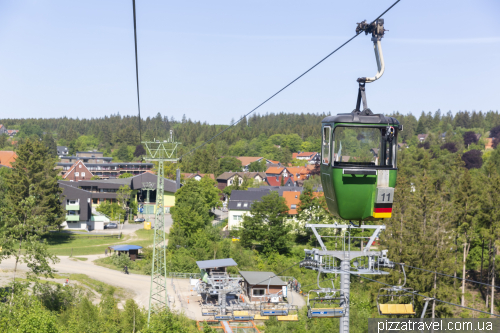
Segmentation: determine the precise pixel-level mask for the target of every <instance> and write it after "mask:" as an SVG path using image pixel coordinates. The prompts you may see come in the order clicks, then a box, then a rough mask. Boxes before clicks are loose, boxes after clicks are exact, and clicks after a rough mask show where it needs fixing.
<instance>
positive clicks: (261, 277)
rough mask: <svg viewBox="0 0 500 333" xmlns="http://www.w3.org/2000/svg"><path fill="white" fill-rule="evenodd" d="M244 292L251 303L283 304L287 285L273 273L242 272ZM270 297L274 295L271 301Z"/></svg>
mask: <svg viewBox="0 0 500 333" xmlns="http://www.w3.org/2000/svg"><path fill="white" fill-rule="evenodd" d="M240 275H241V277H242V278H243V290H244V292H245V294H246V296H247V297H248V301H250V302H282V301H283V297H287V284H286V282H284V281H283V280H281V278H279V277H278V276H276V274H274V273H273V272H251V271H240ZM269 295H273V297H274V299H271V298H270V297H269Z"/></svg>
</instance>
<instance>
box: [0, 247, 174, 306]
mask: <svg viewBox="0 0 500 333" xmlns="http://www.w3.org/2000/svg"><path fill="white" fill-rule="evenodd" d="M79 257H85V258H88V260H87V261H80V260H76V261H75V260H71V259H70V258H69V257H66V256H60V257H59V259H60V262H59V263H57V264H55V265H52V267H53V268H55V269H56V270H57V271H58V273H73V274H85V275H87V276H89V277H90V278H92V279H95V280H99V281H102V282H104V283H107V284H109V285H112V286H115V287H120V288H123V289H124V290H125V291H126V292H128V293H129V294H130V295H131V296H132V298H133V299H134V300H135V301H136V302H137V304H138V305H139V306H141V307H144V308H148V306H149V289H150V283H151V278H150V277H149V276H147V275H139V274H129V275H125V274H124V273H122V272H120V271H115V270H112V269H108V268H104V267H101V266H97V265H95V264H94V263H93V262H92V261H93V260H95V259H98V258H102V257H104V256H103V255H87V256H79ZM14 264H15V260H14V259H7V260H4V261H2V263H0V274H2V275H4V276H5V275H8V276H12V275H13V272H12V270H13V269H14ZM18 269H19V270H20V271H27V270H28V269H27V266H26V264H20V265H19V264H18ZM5 271H8V272H5ZM167 290H168V291H169V292H170V290H169V288H168V287H167Z"/></svg>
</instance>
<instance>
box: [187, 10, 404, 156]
mask: <svg viewBox="0 0 500 333" xmlns="http://www.w3.org/2000/svg"><path fill="white" fill-rule="evenodd" d="M400 1H401V0H397V1H396V2H394V3H393V4H392V5H391V6H390V7H389V8H387V9H386V10H385V11H384V12H383V13H382V14H380V15H379V16H378V17H377V18H376V19H374V20H373V21H372V22H371V23H370V24H372V23H374V22H375V21H377V20H378V19H379V18H381V17H382V16H383V15H385V14H386V13H387V12H388V11H389V10H391V9H392V8H393V7H394V6H395V5H396V4H398V2H400ZM362 32H363V31H359V32H357V33H356V34H355V35H354V36H353V37H351V38H349V39H348V40H347V41H346V42H344V43H343V44H342V45H340V46H339V47H337V48H336V49H335V50H333V51H332V52H330V53H329V54H328V55H326V56H325V57H324V58H323V59H321V60H320V61H318V62H317V63H315V64H314V65H313V66H312V67H310V68H309V69H308V70H306V71H305V72H303V73H302V74H300V75H299V76H298V77H296V78H295V79H294V80H292V81H291V82H290V83H288V84H287V85H285V86H284V87H283V88H281V89H280V90H278V91H277V92H276V93H274V94H273V95H271V97H269V98H267V99H266V100H264V101H263V102H262V103H260V104H259V105H257V106H256V107H255V108H253V109H252V110H251V111H250V112H248V113H246V114H245V115H244V116H243V117H241V118H240V119H238V120H237V121H236V122H234V123H232V124H231V125H229V126H228V127H226V128H225V129H223V130H222V131H220V132H219V133H217V134H216V135H214V136H213V137H211V138H210V139H208V140H207V141H205V142H204V143H202V144H201V145H199V146H197V147H195V148H193V149H191V150H190V151H188V152H187V153H185V154H183V155H182V156H181V157H180V158H181V159H182V158H183V157H184V156H186V155H189V154H191V153H192V152H194V151H196V150H198V149H200V148H201V147H203V146H205V145H206V144H207V143H210V142H211V141H212V140H214V139H215V138H217V137H218V136H220V135H221V134H223V133H224V132H226V131H227V130H229V129H230V128H232V127H234V126H235V125H237V124H238V123H239V122H240V121H242V120H243V119H245V118H246V117H247V116H248V115H250V114H251V113H253V112H254V111H256V110H257V109H259V108H260V107H261V106H263V105H264V104H266V103H267V102H269V101H270V100H271V99H273V98H274V97H275V96H277V95H278V94H279V93H281V92H282V91H283V90H285V89H286V88H288V87H289V86H291V85H292V84H294V83H295V82H297V81H298V80H299V79H301V78H302V77H303V76H304V75H306V74H307V73H309V72H310V71H312V70H313V69H314V68H316V67H317V66H318V65H319V64H321V63H322V62H324V61H325V60H326V59H328V58H330V56H332V55H333V54H334V53H336V52H337V51H338V50H340V49H341V48H343V47H344V46H345V45H347V44H348V43H349V42H351V41H352V40H353V39H354V38H356V37H358V36H359V35H360V34H361V33H362Z"/></svg>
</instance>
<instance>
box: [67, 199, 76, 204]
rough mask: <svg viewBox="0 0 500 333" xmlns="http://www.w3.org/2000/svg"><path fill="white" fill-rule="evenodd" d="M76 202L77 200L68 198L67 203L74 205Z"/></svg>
mask: <svg viewBox="0 0 500 333" xmlns="http://www.w3.org/2000/svg"><path fill="white" fill-rule="evenodd" d="M74 204H76V200H68V202H67V205H74Z"/></svg>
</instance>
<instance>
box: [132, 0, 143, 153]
mask: <svg viewBox="0 0 500 333" xmlns="http://www.w3.org/2000/svg"><path fill="white" fill-rule="evenodd" d="M132 8H133V12H134V42H135V79H136V82H137V109H138V110H139V143H141V142H142V131H141V103H140V99H139V63H138V60H137V25H136V18H135V0H132Z"/></svg>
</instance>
